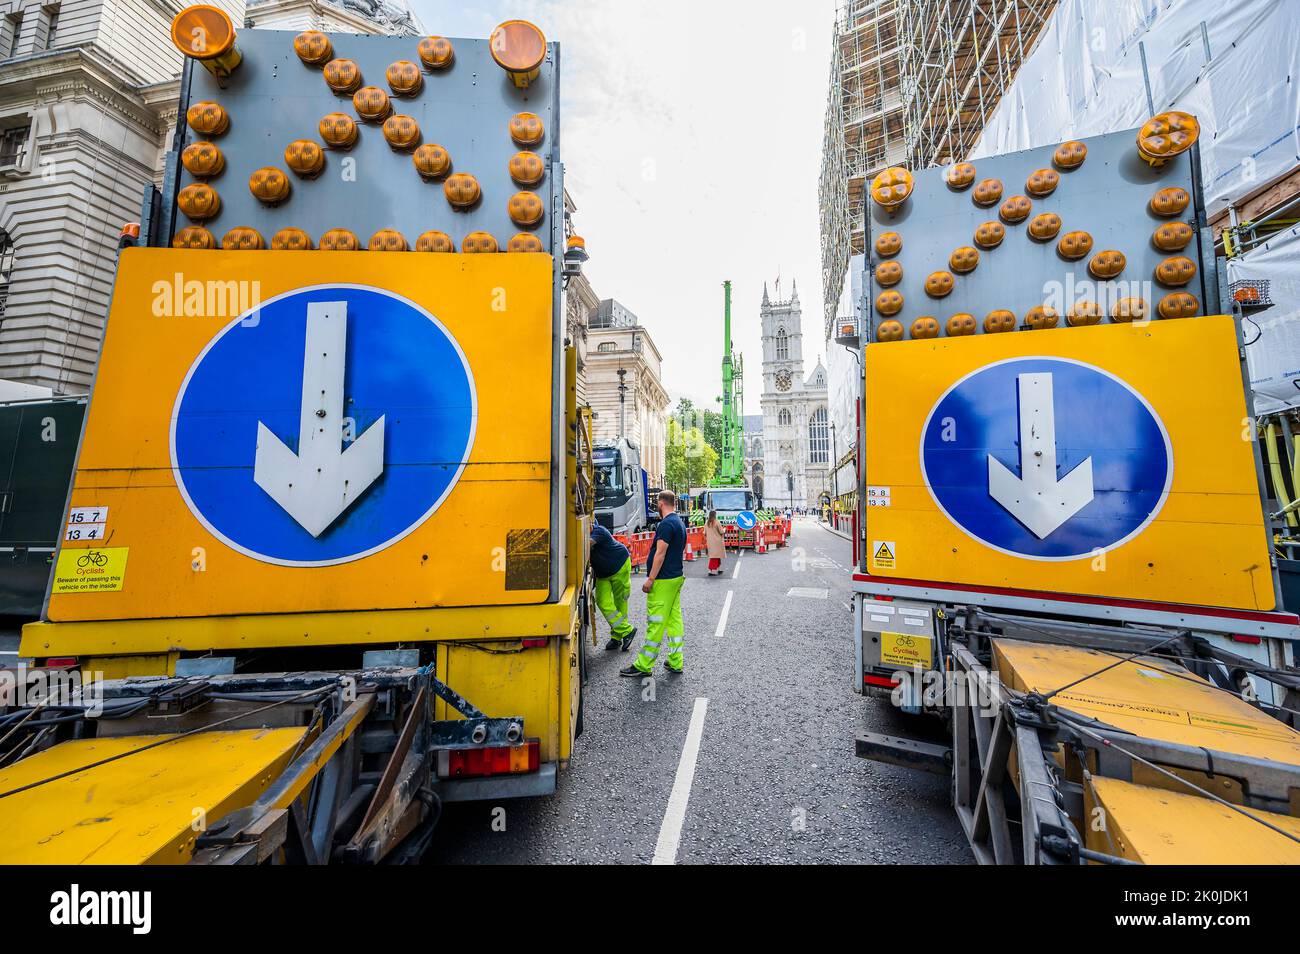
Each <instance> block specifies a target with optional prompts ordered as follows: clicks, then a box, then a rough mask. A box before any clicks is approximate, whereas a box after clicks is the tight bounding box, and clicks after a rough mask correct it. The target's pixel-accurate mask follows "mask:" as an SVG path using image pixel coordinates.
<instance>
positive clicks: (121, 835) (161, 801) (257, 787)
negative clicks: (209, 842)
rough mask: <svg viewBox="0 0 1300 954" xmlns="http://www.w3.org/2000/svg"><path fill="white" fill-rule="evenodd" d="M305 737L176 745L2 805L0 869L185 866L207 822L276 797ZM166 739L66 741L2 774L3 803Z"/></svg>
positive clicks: (194, 740) (228, 736) (220, 736)
mask: <svg viewBox="0 0 1300 954" xmlns="http://www.w3.org/2000/svg"><path fill="white" fill-rule="evenodd" d="M305 731H306V730H305V729H303V728H286V729H240V730H234V731H228V732H221V731H214V732H202V733H198V734H196V735H191V736H186V737H184V738H179V737H176V736H171V738H176V741H174V742H170V743H168V744H166V745H159V746H157V747H155V748H152V749H149V750H148V751H145V752H140V753H138V754H136V755H129V756H127V757H126V758H120V759H117V760H116V761H113V762H109V763H108V764H106V765H100V766H97V767H95V768H90V769H86V770H85V771H81V772H77V773H76V774H73V775H70V776H68V777H67V778H62V779H59V780H57V781H54V782H50V783H48V784H45V785H39V786H37V787H36V788H30V789H27V790H26V791H21V792H18V793H17V794H14V795H10V796H9V797H7V798H3V799H0V865H12V864H51V865H55V864H57V865H73V864H101V865H136V864H179V863H184V862H186V861H188V860H189V859H190V855H191V853H192V852H193V850H194V841H195V839H196V838H197V837H198V835H199V834H201V833H202V831H203V828H204V825H205V824H206V823H207V822H215V821H216V820H217V819H219V818H220V817H221V816H223V815H225V814H226V813H227V812H230V811H233V810H234V809H237V808H243V807H244V806H246V805H249V804H251V803H252V802H253V801H254V800H256V798H257V797H258V795H260V794H261V793H262V792H263V791H265V790H266V788H267V786H269V785H270V784H271V782H272V781H273V780H274V779H275V778H276V776H277V775H279V773H280V772H281V770H282V769H283V768H284V767H285V766H286V765H287V764H288V763H289V761H290V759H291V758H292V756H293V754H294V752H295V750H296V749H297V747H298V745H299V743H300V742H301V741H302V739H303V734H304V732H305ZM162 738H167V736H159V735H134V736H122V737H119V738H106V739H84V740H77V741H72V742H65V743H63V744H62V745H57V746H55V747H54V748H52V749H48V750H46V751H44V752H40V753H38V754H36V755H34V756H32V757H31V758H28V759H24V760H23V761H21V762H18V763H17V764H15V765H12V766H10V767H8V768H6V769H4V770H3V771H0V794H2V793H4V792H9V791H13V790H14V789H19V788H22V787H23V786H25V785H30V784H32V783H33V782H39V781H40V780H41V779H44V778H50V777H52V776H57V775H60V774H62V773H64V772H67V771H70V770H73V769H77V768H78V767H80V766H83V765H89V764H91V763H94V762H99V761H102V760H103V759H108V758H113V757H114V756H118V755H121V754H122V753H125V752H129V751H131V750H132V749H137V748H140V747H141V746H144V745H148V744H150V743H154V742H157V741H159V740H160V739H162Z"/></svg>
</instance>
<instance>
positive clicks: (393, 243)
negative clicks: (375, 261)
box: [370, 229, 407, 252]
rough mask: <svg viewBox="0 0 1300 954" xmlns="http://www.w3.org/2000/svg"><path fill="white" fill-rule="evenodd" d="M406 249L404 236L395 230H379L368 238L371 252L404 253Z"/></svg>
mask: <svg viewBox="0 0 1300 954" xmlns="http://www.w3.org/2000/svg"><path fill="white" fill-rule="evenodd" d="M406 249H407V245H406V236H404V235H403V234H402V233H401V232H399V231H397V229H380V230H379V231H378V232H376V233H375V234H374V235H372V236H370V251H372V252H405V251H406Z"/></svg>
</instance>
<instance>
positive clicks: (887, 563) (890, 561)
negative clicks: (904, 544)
mask: <svg viewBox="0 0 1300 954" xmlns="http://www.w3.org/2000/svg"><path fill="white" fill-rule="evenodd" d="M897 552H898V551H897V550H895V549H894V541H893V540H872V541H871V565H872V566H873V567H875V568H876V569H877V570H892V569H893V568H894V555H895V554H896V553H897Z"/></svg>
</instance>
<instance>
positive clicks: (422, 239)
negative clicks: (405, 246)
mask: <svg viewBox="0 0 1300 954" xmlns="http://www.w3.org/2000/svg"><path fill="white" fill-rule="evenodd" d="M415 250H416V251H417V252H454V251H456V243H455V242H453V241H452V240H451V236H450V235H448V234H447V233H446V232H439V231H438V230H437V229H433V230H431V231H428V232H421V233H420V236H419V238H417V239H416V240H415Z"/></svg>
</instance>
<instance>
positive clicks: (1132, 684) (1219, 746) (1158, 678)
mask: <svg viewBox="0 0 1300 954" xmlns="http://www.w3.org/2000/svg"><path fill="white" fill-rule="evenodd" d="M993 651H994V660H995V663H996V666H997V671H998V675H999V677H1000V678H1001V679H1002V682H1003V684H1004V685H1006V686H1007V687H1009V688H1011V689H1014V690H1016V691H1017V692H1039V693H1048V692H1052V691H1053V690H1056V689H1060V688H1061V687H1062V686H1068V685H1070V684H1071V683H1073V682H1075V681H1076V680H1080V679H1084V681H1083V682H1081V683H1079V684H1078V685H1076V686H1073V687H1072V688H1070V689H1066V690H1064V691H1063V692H1059V693H1057V694H1056V695H1054V696H1052V702H1053V704H1055V705H1057V706H1060V707H1061V708H1062V709H1068V710H1070V711H1071V712H1074V713H1076V714H1078V715H1080V716H1083V717H1085V718H1094V719H1097V720H1098V721H1100V722H1104V723H1106V724H1107V725H1110V726H1114V727H1115V728H1116V729H1120V730H1123V731H1125V732H1132V733H1133V734H1134V735H1138V736H1141V737H1143V738H1147V739H1158V740H1160V741H1164V742H1174V743H1178V744H1181V745H1191V746H1198V747H1203V748H1207V749H1211V750H1214V751H1219V752H1232V753H1235V754H1237V755H1248V756H1252V757H1254V758H1259V759H1269V760H1272V761H1275V762H1282V763H1284V764H1287V765H1300V732H1297V731H1296V730H1294V729H1292V728H1291V727H1290V726H1287V725H1284V724H1282V723H1281V722H1279V721H1277V720H1276V719H1274V718H1272V717H1271V716H1269V715H1267V714H1265V713H1263V712H1261V711H1259V710H1258V709H1256V708H1255V707H1254V706H1251V705H1249V704H1247V703H1246V702H1244V701H1243V700H1241V699H1239V698H1238V697H1237V696H1234V695H1232V694H1231V693H1228V692H1224V691H1223V690H1221V689H1219V688H1217V687H1215V686H1212V685H1210V683H1208V682H1206V681H1205V680H1204V679H1201V678H1200V677H1199V676H1195V675H1193V674H1191V673H1190V672H1188V671H1187V670H1186V669H1184V668H1182V667H1181V666H1179V665H1177V664H1175V663H1172V662H1169V661H1167V660H1163V659H1154V658H1152V657H1150V656H1139V657H1137V658H1135V659H1132V660H1129V661H1126V662H1121V663H1120V664H1119V665H1118V666H1115V667H1114V668H1113V669H1109V670H1107V671H1106V672H1102V673H1100V674H1099V675H1092V674H1093V673H1097V672H1098V671H1099V670H1101V669H1104V668H1105V667H1107V666H1110V665H1112V664H1114V663H1116V662H1118V661H1119V660H1120V658H1121V657H1122V656H1123V655H1124V654H1122V653H1118V654H1112V653H1104V652H1097V651H1096V650H1092V649H1080V648H1075V647H1072V646H1056V645H1049V644H1045V643H1028V642H1018V641H1014V640H1009V639H1001V640H994V642H993ZM1085 677H1090V678H1086V679H1085Z"/></svg>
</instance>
